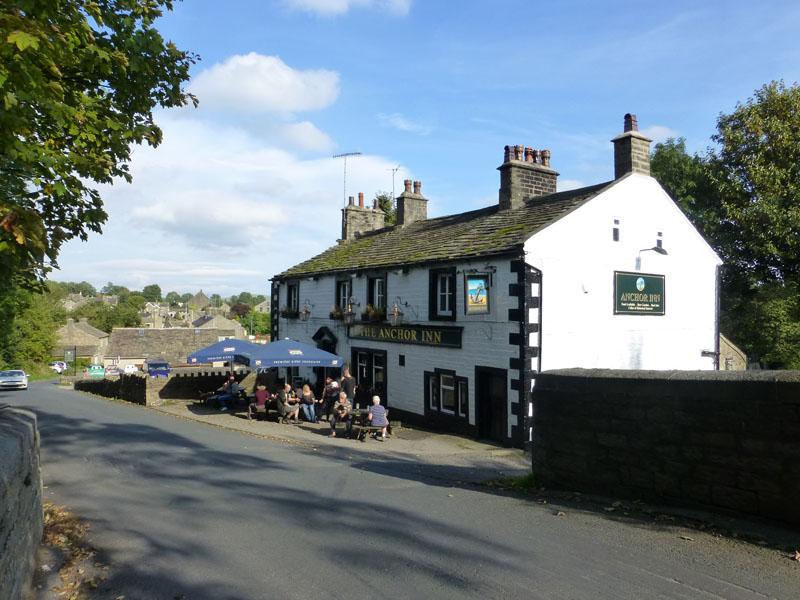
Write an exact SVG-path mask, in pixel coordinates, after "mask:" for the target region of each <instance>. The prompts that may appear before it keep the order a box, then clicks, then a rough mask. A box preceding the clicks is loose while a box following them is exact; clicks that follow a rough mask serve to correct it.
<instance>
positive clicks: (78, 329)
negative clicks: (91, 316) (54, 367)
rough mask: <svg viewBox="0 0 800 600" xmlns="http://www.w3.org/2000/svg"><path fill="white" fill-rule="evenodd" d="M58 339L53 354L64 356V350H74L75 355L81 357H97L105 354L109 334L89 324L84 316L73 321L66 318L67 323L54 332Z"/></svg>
mask: <svg viewBox="0 0 800 600" xmlns="http://www.w3.org/2000/svg"><path fill="white" fill-rule="evenodd" d="M56 335H57V336H58V341H57V343H56V348H55V350H54V356H64V350H75V356H76V357H81V358H89V359H93V358H97V359H98V360H99V358H100V357H102V356H103V355H104V354H105V349H106V347H107V346H108V339H109V335H108V334H107V333H106V332H105V331H102V330H100V329H97V328H96V327H92V326H91V325H89V323H88V321H87V319H86V318H83V319H80V320H79V321H77V322H76V321H75V319H67V324H66V325H63V326H62V327H59V329H58V331H57V332H56Z"/></svg>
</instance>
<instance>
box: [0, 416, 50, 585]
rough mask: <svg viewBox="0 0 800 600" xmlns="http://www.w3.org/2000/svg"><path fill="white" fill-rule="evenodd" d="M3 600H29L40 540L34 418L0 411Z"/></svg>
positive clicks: (0, 575) (0, 573)
mask: <svg viewBox="0 0 800 600" xmlns="http://www.w3.org/2000/svg"><path fill="white" fill-rule="evenodd" d="M0 457H2V459H0V598H28V597H29V594H30V591H31V581H32V580H33V573H34V570H35V568H36V556H37V553H38V550H39V545H40V543H41V540H42V528H43V521H42V479H41V474H40V472H39V433H38V430H37V429H36V416H35V415H34V414H33V413H31V412H28V411H24V410H18V409H13V408H10V407H6V408H0Z"/></svg>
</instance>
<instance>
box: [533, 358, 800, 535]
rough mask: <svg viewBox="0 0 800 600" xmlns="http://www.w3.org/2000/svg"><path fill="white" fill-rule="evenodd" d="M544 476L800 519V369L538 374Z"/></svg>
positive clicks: (549, 480) (565, 483)
mask: <svg viewBox="0 0 800 600" xmlns="http://www.w3.org/2000/svg"><path fill="white" fill-rule="evenodd" d="M535 379H536V384H535V387H534V392H533V406H534V417H533V447H532V460H533V472H534V474H535V475H536V476H537V478H538V480H539V481H540V482H541V484H542V485H544V486H547V487H555V488H560V489H569V490H583V491H586V492H595V493H601V494H605V495H612V496H622V497H628V498H640V499H643V500H648V501H654V500H656V501H661V502H666V503H673V504H682V505H690V506H698V507H703V508H707V509H726V510H732V511H736V512H738V513H744V514H747V515H757V516H761V517H765V518H767V519H771V520H778V521H785V522H788V523H792V524H794V525H800V504H798V502H797V499H798V498H800V371H613V370H583V369H564V370H557V371H548V372H544V373H539V374H537V375H536V376H535Z"/></svg>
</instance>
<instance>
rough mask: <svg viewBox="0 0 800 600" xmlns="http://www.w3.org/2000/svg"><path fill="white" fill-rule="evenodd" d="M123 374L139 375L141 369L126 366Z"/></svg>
mask: <svg viewBox="0 0 800 600" xmlns="http://www.w3.org/2000/svg"><path fill="white" fill-rule="evenodd" d="M122 372H123V373H138V372H139V367H137V366H136V365H125V368H124V369H123V370H122Z"/></svg>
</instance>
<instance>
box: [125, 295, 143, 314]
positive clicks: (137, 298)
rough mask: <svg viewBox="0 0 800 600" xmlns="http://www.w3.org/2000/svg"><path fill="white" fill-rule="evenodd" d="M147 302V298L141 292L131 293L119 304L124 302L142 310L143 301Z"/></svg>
mask: <svg viewBox="0 0 800 600" xmlns="http://www.w3.org/2000/svg"><path fill="white" fill-rule="evenodd" d="M146 302H147V298H145V297H144V296H143V295H142V294H138V293H135V292H134V293H133V294H131V295H129V296H128V297H127V298H125V301H124V302H122V303H121V304H125V305H127V306H130V307H131V308H133V309H135V310H142V308H144V305H145V303H146Z"/></svg>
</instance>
